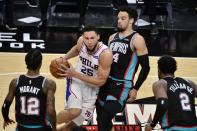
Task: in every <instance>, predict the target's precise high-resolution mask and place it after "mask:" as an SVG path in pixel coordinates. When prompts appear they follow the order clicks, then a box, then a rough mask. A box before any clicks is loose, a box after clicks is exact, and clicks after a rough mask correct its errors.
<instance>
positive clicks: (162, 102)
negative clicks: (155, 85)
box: [151, 98, 168, 127]
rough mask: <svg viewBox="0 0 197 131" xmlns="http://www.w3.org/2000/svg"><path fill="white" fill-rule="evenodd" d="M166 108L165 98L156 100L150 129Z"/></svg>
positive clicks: (166, 101)
mask: <svg viewBox="0 0 197 131" xmlns="http://www.w3.org/2000/svg"><path fill="white" fill-rule="evenodd" d="M167 108H168V99H167V98H159V99H158V100H157V107H156V111H155V115H154V118H153V121H152V123H151V126H152V127H155V126H156V124H157V123H158V121H159V120H160V119H161V118H162V116H163V115H164V114H165V112H166V110H167Z"/></svg>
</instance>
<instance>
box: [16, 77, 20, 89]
mask: <svg viewBox="0 0 197 131" xmlns="http://www.w3.org/2000/svg"><path fill="white" fill-rule="evenodd" d="M20 77H21V75H19V76H18V79H17V83H16V86H18V83H19V80H20Z"/></svg>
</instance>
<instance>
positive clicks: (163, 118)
mask: <svg viewBox="0 0 197 131" xmlns="http://www.w3.org/2000/svg"><path fill="white" fill-rule="evenodd" d="M166 118H167V112H165V114H164V115H163V117H162V121H161V123H162V128H165V127H168V123H167V119H166Z"/></svg>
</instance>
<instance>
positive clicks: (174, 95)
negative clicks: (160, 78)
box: [161, 77, 197, 128]
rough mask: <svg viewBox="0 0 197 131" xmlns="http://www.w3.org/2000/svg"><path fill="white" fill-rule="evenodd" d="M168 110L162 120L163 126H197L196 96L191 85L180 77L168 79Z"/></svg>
mask: <svg viewBox="0 0 197 131" xmlns="http://www.w3.org/2000/svg"><path fill="white" fill-rule="evenodd" d="M164 80H166V81H167V96H168V110H167V112H166V113H165V115H164V116H163V118H162V121H161V126H162V127H163V128H164V127H171V126H176V125H177V126H194V125H197V119H196V112H195V103H194V102H195V94H194V89H193V88H192V87H191V85H190V83H189V82H188V81H186V80H184V79H182V78H179V77H174V78H172V77H166V78H164Z"/></svg>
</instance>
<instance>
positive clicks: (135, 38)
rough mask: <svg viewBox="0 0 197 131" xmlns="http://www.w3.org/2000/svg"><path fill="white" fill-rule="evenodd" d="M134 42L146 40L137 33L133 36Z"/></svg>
mask: <svg viewBox="0 0 197 131" xmlns="http://www.w3.org/2000/svg"><path fill="white" fill-rule="evenodd" d="M133 37H134V38H133V40H136V41H139V40H144V37H143V36H142V35H140V34H139V33H135V34H134V36H133Z"/></svg>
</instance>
